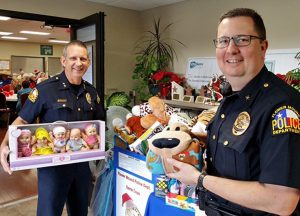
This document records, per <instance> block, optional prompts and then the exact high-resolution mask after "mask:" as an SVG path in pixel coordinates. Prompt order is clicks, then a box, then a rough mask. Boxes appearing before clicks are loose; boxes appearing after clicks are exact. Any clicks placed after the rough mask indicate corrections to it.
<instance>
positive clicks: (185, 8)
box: [0, 0, 300, 92]
mask: <svg viewBox="0 0 300 216" xmlns="http://www.w3.org/2000/svg"><path fill="white" fill-rule="evenodd" d="M62 2H63V3H62ZM234 7H250V8H253V9H255V10H257V11H258V12H259V13H260V14H261V15H262V17H263V19H264V21H265V25H266V27H267V37H268V39H269V45H270V47H269V48H270V49H289V48H300V43H299V38H300V28H299V27H298V26H299V8H300V1H299V0H286V1H282V0H251V1H245V0H244V1H243V0H226V1H223V0H187V1H184V2H180V3H177V4H174V5H169V6H165V7H160V8H155V9H152V10H148V11H144V12H136V11H132V10H126V9H120V8H114V7H108V6H105V5H101V4H96V3H92V2H88V1H85V0H26V1H24V0H0V8H1V9H7V10H15V11H23V12H30V13H37V14H44V15H51V16H59V17H66V18H74V19H80V18H83V17H85V16H88V15H90V14H92V13H95V12H98V11H103V12H105V14H106V15H107V16H106V17H105V39H106V41H105V88H106V90H109V89H118V90H123V91H126V92H128V91H129V90H130V89H131V88H132V86H133V82H132V80H131V75H132V70H133V68H134V63H135V62H134V50H133V47H134V44H135V42H136V41H137V40H138V39H139V38H140V35H141V34H142V31H143V30H147V29H149V28H150V26H151V22H152V20H153V18H154V17H156V18H157V17H161V18H162V21H163V22H164V23H170V22H172V23H174V25H173V28H172V31H171V32H170V37H172V38H175V39H178V40H180V41H182V42H183V43H184V44H185V45H186V48H183V47H177V46H175V48H178V49H177V50H178V51H177V53H178V55H179V56H178V57H179V60H178V62H176V63H175V67H174V71H175V72H176V73H180V74H184V73H185V69H186V62H187V59H188V58H189V57H196V56H198V57H207V56H214V52H215V49H214V47H213V44H212V39H213V38H214V37H215V33H216V27H217V22H218V17H219V16H220V14H221V13H223V12H225V11H227V10H229V9H232V8H234ZM1 50H2V47H1V49H0V53H1V52H2V51H1Z"/></svg>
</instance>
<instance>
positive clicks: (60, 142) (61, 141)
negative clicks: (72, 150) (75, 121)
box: [50, 126, 69, 153]
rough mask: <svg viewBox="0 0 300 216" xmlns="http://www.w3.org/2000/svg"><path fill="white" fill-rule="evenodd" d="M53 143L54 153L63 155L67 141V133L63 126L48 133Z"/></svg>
mask: <svg viewBox="0 0 300 216" xmlns="http://www.w3.org/2000/svg"><path fill="white" fill-rule="evenodd" d="M50 135H51V138H52V141H53V151H54V152H55V153H63V152H65V151H66V145H67V140H68V138H69V132H68V131H67V130H66V128H65V127H63V126H56V127H54V128H53V130H52V132H50Z"/></svg>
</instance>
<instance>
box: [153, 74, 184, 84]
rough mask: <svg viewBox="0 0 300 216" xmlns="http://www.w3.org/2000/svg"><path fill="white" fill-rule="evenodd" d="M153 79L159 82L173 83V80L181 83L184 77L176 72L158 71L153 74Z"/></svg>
mask: <svg viewBox="0 0 300 216" xmlns="http://www.w3.org/2000/svg"><path fill="white" fill-rule="evenodd" d="M151 80H153V81H154V83H157V84H167V83H171V82H172V81H174V82H176V83H178V84H181V83H182V82H183V80H184V78H181V77H179V76H178V75H176V74H175V73H174V72H168V71H158V72H156V73H155V74H153V75H152V76H151Z"/></svg>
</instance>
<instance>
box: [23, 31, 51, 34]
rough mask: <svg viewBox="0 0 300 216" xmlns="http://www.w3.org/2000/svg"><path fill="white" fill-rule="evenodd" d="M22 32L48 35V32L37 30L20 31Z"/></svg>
mask: <svg viewBox="0 0 300 216" xmlns="http://www.w3.org/2000/svg"><path fill="white" fill-rule="evenodd" d="M20 33H23V34H33V35H49V34H50V33H49V32H37V31H20Z"/></svg>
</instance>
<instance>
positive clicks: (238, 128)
mask: <svg viewBox="0 0 300 216" xmlns="http://www.w3.org/2000/svg"><path fill="white" fill-rule="evenodd" d="M250 121H251V118H250V115H249V113H248V112H241V113H240V114H239V115H238V117H237V118H236V120H235V122H234V124H233V127H232V133H233V134H234V135H236V136H240V135H242V134H243V133H244V132H245V131H246V130H247V129H248V127H249V125H250Z"/></svg>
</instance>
